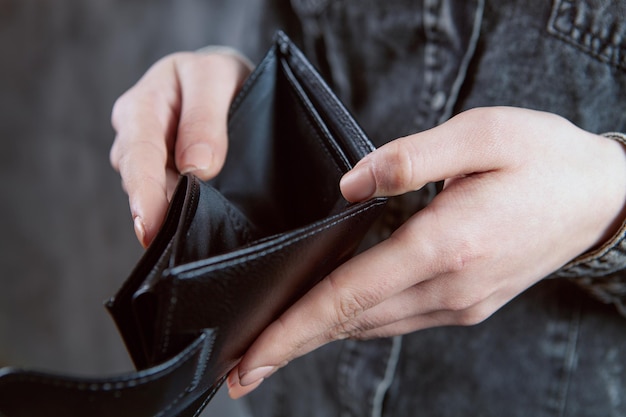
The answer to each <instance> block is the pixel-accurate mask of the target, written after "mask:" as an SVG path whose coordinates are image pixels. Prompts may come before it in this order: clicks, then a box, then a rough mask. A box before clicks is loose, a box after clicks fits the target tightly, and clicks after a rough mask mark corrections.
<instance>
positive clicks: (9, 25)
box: [0, 0, 258, 417]
mask: <svg viewBox="0 0 626 417" xmlns="http://www.w3.org/2000/svg"><path fill="white" fill-rule="evenodd" d="M256 3H257V2H256V1H249V0H236V1H233V0H223V1H217V0H207V1H201V0H159V1H155V0H0V141H1V144H2V148H1V149H0V198H1V201H0V234H1V237H0V271H1V274H0V366H4V365H13V366H25V367H34V368H39V369H45V370H52V371H62V372H69V373H73V374H78V375H95V374H114V373H117V372H124V371H128V370H130V369H132V365H131V363H130V361H129V359H128V356H127V354H126V351H125V349H124V347H123V344H122V342H121V339H120V337H119V335H118V334H117V331H116V329H115V327H114V325H113V322H112V320H111V319H110V318H109V316H108V315H107V313H106V312H105V310H104V308H103V301H104V300H106V299H107V298H108V297H110V296H111V295H112V294H114V292H115V291H116V289H117V288H118V287H119V286H120V284H121V283H122V282H123V281H124V279H125V278H126V276H127V275H128V273H129V272H130V270H131V269H132V267H133V265H134V264H135V262H136V261H137V260H138V259H139V257H140V256H141V254H142V252H143V249H142V248H141V247H140V245H139V244H138V243H137V241H136V239H135V236H134V232H133V228H132V222H131V218H130V212H129V209H128V200H127V197H126V195H125V194H124V193H123V191H122V189H121V186H120V179H119V177H118V175H117V173H115V172H114V171H113V170H112V169H111V168H110V166H109V159H108V153H109V148H110V146H111V144H112V141H113V138H114V132H113V130H112V128H111V126H110V112H111V107H112V105H113V103H114V101H115V99H116V98H117V97H118V96H119V95H120V94H122V93H123V92H124V91H125V90H126V89H128V88H129V87H130V86H131V85H132V84H134V83H135V82H136V81H137V80H138V79H139V77H140V76H141V75H142V74H143V73H144V72H145V71H146V70H147V68H148V67H149V66H150V65H151V64H152V63H153V62H154V61H156V60H157V59H159V58H160V57H162V56H164V55H166V54H168V53H171V52H174V51H178V50H195V49H197V48H200V47H202V46H205V45H207V44H230V45H235V46H238V45H239V44H241V42H242V40H243V39H244V38H246V37H249V36H255V33H254V31H253V30H251V29H250V28H249V27H248V26H246V24H244V22H245V21H246V19H245V18H244V16H243V13H244V12H245V13H251V14H252V15H254V14H255V13H257V12H258V11H255V9H254V7H256ZM242 4H245V7H244V6H242ZM246 39H247V38H246ZM239 408H240V404H238V403H235V402H232V401H230V400H227V399H226V396H225V390H224V389H222V390H221V391H220V394H219V397H218V398H217V401H214V402H213V403H211V404H210V405H209V408H208V410H207V412H206V413H205V414H204V415H208V414H211V415H218V416H225V417H226V416H230V415H238V414H237V413H236V412H234V411H232V410H237V409H239ZM229 410H230V411H229Z"/></svg>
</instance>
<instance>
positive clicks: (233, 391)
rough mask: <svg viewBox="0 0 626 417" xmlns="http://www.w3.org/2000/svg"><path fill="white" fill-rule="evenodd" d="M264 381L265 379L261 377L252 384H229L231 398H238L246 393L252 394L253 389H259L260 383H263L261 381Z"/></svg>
mask: <svg viewBox="0 0 626 417" xmlns="http://www.w3.org/2000/svg"><path fill="white" fill-rule="evenodd" d="M262 382H263V379H259V380H258V381H257V382H255V383H254V384H252V385H247V386H245V387H243V386H241V385H238V384H237V385H233V386H230V385H229V386H228V395H229V396H230V398H232V399H233V400H237V399H239V398H241V397H243V396H245V395H248V394H250V393H251V392H252V391H254V390H255V389H257V388H258V387H259V385H261V383H262Z"/></svg>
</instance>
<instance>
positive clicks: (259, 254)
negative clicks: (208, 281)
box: [176, 199, 386, 281]
mask: <svg viewBox="0 0 626 417" xmlns="http://www.w3.org/2000/svg"><path fill="white" fill-rule="evenodd" d="M385 201H386V200H385V199H380V200H372V201H370V202H369V204H368V205H367V206H365V207H362V208H360V209H359V210H357V211H355V212H354V213H350V214H349V215H347V216H345V217H341V218H338V219H337V220H334V221H333V222H331V223H323V224H321V225H317V226H316V227H315V228H314V229H312V230H310V231H308V232H306V233H304V234H301V235H299V236H295V237H294V236H289V237H285V238H284V239H285V241H284V242H282V243H280V244H278V245H276V246H272V247H269V248H267V249H264V250H262V251H259V252H253V253H250V254H248V255H246V256H243V257H238V258H234V259H229V260H224V261H220V262H217V263H215V264H210V265H204V266H199V267H197V268H195V269H192V270H188V271H183V272H181V273H179V274H177V278H179V279H177V280H176V281H179V280H181V279H186V278H191V277H194V276H196V275H198V274H203V273H204V271H207V270H211V269H214V268H216V267H220V268H221V267H224V266H229V267H230V266H234V265H238V264H240V263H242V262H247V261H249V260H253V259H256V258H259V257H262V256H265V255H268V254H271V253H274V252H276V251H279V250H282V249H283V248H286V247H288V246H291V245H294V244H296V243H298V242H299V241H301V240H303V239H306V238H308V237H310V236H312V235H314V234H316V233H319V232H322V231H324V230H327V229H330V228H331V227H334V226H336V225H337V224H339V223H343V222H345V221H347V220H349V219H350V218H352V217H355V216H357V215H359V214H361V213H363V212H366V211H369V210H371V209H374V208H376V207H378V206H380V205H383V204H385ZM251 248H254V246H251Z"/></svg>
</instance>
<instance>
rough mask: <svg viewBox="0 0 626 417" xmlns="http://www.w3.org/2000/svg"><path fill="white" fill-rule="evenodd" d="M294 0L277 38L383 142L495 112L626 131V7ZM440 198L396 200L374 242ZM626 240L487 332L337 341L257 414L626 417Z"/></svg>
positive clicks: (297, 370)
mask: <svg viewBox="0 0 626 417" xmlns="http://www.w3.org/2000/svg"><path fill="white" fill-rule="evenodd" d="M274 3H277V4H278V3H284V1H281V0H274ZM291 3H292V5H291V6H292V8H290V9H287V8H285V7H287V6H286V5H282V8H281V9H279V11H280V13H273V14H271V15H270V14H269V13H268V14H267V15H266V18H267V20H263V22H264V24H265V26H266V29H267V30H266V32H265V37H262V38H261V39H268V38H267V36H269V34H270V33H271V31H272V30H273V28H274V27H276V26H279V27H281V28H283V29H286V30H287V32H288V33H290V35H291V36H292V37H293V38H295V39H296V40H298V41H299V43H300V44H301V46H302V47H303V49H304V50H305V52H306V53H307V55H308V56H309V57H311V58H312V59H313V60H314V62H315V63H316V64H317V66H318V67H319V68H320V70H321V71H322V72H323V74H324V75H325V77H326V78H327V79H328V80H329V82H330V83H331V84H332V86H333V88H334V89H335V91H336V92H337V93H338V94H339V95H340V96H341V97H342V99H343V100H344V101H345V102H346V104H347V105H348V107H349V108H350V109H351V111H352V112H353V113H354V114H355V116H356V118H357V119H358V120H359V122H360V123H361V125H362V126H363V127H364V129H365V131H366V132H367V133H368V135H369V136H370V137H371V138H372V140H373V141H374V142H375V143H376V144H377V145H380V144H382V143H384V142H386V141H388V140H391V139H394V138H396V137H399V136H402V135H406V134H410V133H414V132H417V131H420V130H424V129H427V128H430V127H433V126H435V125H436V124H438V123H441V122H443V121H445V120H447V119H448V118H450V117H451V116H452V115H454V114H456V113H458V112H460V111H463V110H465V109H469V108H472V107H478V106H493V105H507V106H517V107H525V108H531V109H537V110H543V111H548V112H552V113H556V114H559V115H561V116H563V117H565V118H567V119H569V120H570V121H572V122H573V123H575V124H577V125H578V126H580V127H582V128H583V129H586V130H588V131H591V132H595V133H603V132H626V111H625V110H626V1H624V0H614V1H609V0H572V1H568V0H554V1H548V0H421V1H410V0H378V1H375V0H292V1H291ZM273 7H276V5H274V6H268V9H267V10H268V11H269V10H277V9H275V8H273ZM277 16H279V17H280V18H276V17H277ZM548 139H549V138H548ZM429 191H432V189H430V190H426V191H424V192H422V193H419V195H409V196H407V197H404V198H400V199H398V201H396V202H394V203H393V204H391V205H390V206H391V208H390V210H389V213H388V214H387V217H386V218H385V219H384V221H383V222H382V223H381V226H380V227H379V228H378V229H377V231H376V232H377V235H376V236H374V237H373V239H377V238H380V237H381V235H383V237H384V235H385V234H386V233H388V232H389V231H390V230H392V229H393V227H394V226H395V225H397V224H398V223H399V222H400V221H402V219H404V218H406V217H407V216H408V215H410V214H411V213H412V212H414V211H416V210H418V209H419V208H420V207H421V206H422V205H423V204H425V202H426V201H428V199H429V198H431V197H432V193H429ZM625 235H626V231H625V230H624V229H622V230H621V231H620V232H619V233H618V235H616V236H615V237H614V239H612V240H611V241H610V242H608V243H607V244H606V245H605V246H604V247H602V248H601V249H599V250H597V251H595V252H594V253H590V254H585V255H583V256H581V257H580V258H579V259H576V260H574V261H572V262H571V263H570V264H569V265H566V266H565V267H564V268H563V269H561V270H560V271H557V273H555V274H554V276H552V278H553V279H545V280H543V281H541V282H540V283H539V284H537V285H535V286H534V287H533V288H531V289H529V290H528V291H526V292H525V293H523V294H522V295H520V296H519V297H517V298H516V299H515V300H513V301H512V302H510V303H509V304H508V305H507V306H505V307H504V308H502V309H501V310H500V311H498V312H497V313H495V314H494V315H493V316H492V317H491V318H489V319H488V320H486V321H485V322H483V323H481V324H479V325H477V326H472V327H467V328H461V327H449V328H439V329H430V330H426V331H421V332H416V333H413V334H409V335H405V336H402V337H395V338H389V339H378V340H371V341H365V342H360V341H353V340H346V341H342V342H337V343H333V344H330V345H328V346H325V347H323V348H322V349H319V350H318V351H316V352H313V353H312V354H309V355H307V356H305V357H304V358H301V359H298V360H296V361H294V362H293V363H292V364H290V365H289V366H287V367H286V368H285V369H283V370H281V371H280V372H278V373H277V374H275V375H274V376H272V377H271V378H270V379H269V380H268V381H266V382H265V383H264V384H263V386H262V387H261V388H260V389H259V390H258V391H257V392H256V393H254V394H253V395H252V396H251V408H252V411H253V414H254V415H255V416H256V415H258V416H299V417H303V416H324V417H330V416H341V417H348V416H465V415H470V416H499V417H500V416H533V417H537V416H586V417H588V416H602V417H606V416H618V415H619V416H624V415H626V372H625V370H624V366H626V320H624V317H622V316H620V314H619V312H620V311H621V313H622V314H624V315H626V301H625V300H626V284H625V283H626V275H625V274H624V273H623V272H622V270H623V269H624V267H625V266H626V243H625V242H624V236H625ZM572 282H575V283H577V284H578V285H574V284H573V283H572ZM581 287H583V288H584V289H585V291H582V290H581ZM589 293H592V294H593V295H594V296H595V297H591V296H589ZM598 299H599V300H601V301H598Z"/></svg>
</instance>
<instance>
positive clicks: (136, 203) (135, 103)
mask: <svg viewBox="0 0 626 417" xmlns="http://www.w3.org/2000/svg"><path fill="white" fill-rule="evenodd" d="M250 70H251V68H250V67H249V66H248V65H247V64H246V62H245V61H244V60H243V59H241V58H239V57H238V56H237V55H235V54H232V53H220V52H217V53H212V54H200V53H176V54H172V55H169V56H167V57H165V58H163V59H161V60H160V61H158V62H157V63H156V64H154V65H153V66H152V68H150V69H149V70H148V72H146V74H145V75H144V76H143V77H142V78H141V80H139V82H138V83H137V84H136V85H135V86H134V87H132V88H131V89H130V90H128V91H127V92H126V93H125V94H124V95H122V96H121V97H120V98H119V99H118V100H117V101H116V103H115V105H114V107H113V114H112V124H113V127H114V129H115V130H116V132H117V135H116V137H115V142H114V143H113V146H112V148H111V154H110V159H111V164H112V165H113V167H114V168H115V169H116V170H117V171H119V173H120V175H121V177H122V184H123V187H124V189H125V190H126V192H127V193H128V198H129V204H130V209H131V214H132V217H133V221H134V225H135V233H136V235H137V238H138V239H139V241H140V242H141V244H142V245H143V246H144V247H146V246H148V245H149V244H150V242H151V241H152V239H153V238H154V236H155V235H156V233H157V232H158V229H159V227H160V225H161V223H162V222H163V219H164V218H165V213H166V211H167V206H168V202H169V200H170V198H171V196H172V193H173V191H174V188H175V186H176V183H177V182H178V177H179V174H180V173H189V172H193V173H194V174H195V175H197V176H198V177H200V178H202V179H209V178H211V177H213V176H214V175H216V174H217V173H218V172H219V170H220V169H221V167H222V165H223V163H224V160H225V157H226V149H227V128H226V123H227V115H228V109H229V107H230V103H231V101H232V99H233V96H234V95H235V94H236V92H237V91H238V90H239V88H240V87H241V84H242V83H243V81H244V80H245V78H246V77H247V76H248V74H249V73H250Z"/></svg>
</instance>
